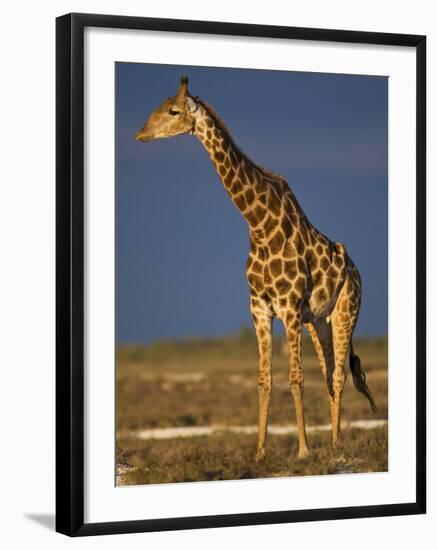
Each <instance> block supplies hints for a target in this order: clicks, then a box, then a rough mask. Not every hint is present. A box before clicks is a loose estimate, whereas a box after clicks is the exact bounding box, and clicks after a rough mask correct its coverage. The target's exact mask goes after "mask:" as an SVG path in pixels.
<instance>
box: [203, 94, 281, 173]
mask: <svg viewBox="0 0 437 550" xmlns="http://www.w3.org/2000/svg"><path fill="white" fill-rule="evenodd" d="M196 100H197V102H198V103H199V104H200V105H201V106H202V107H203V108H204V109H205V111H206V112H207V113H208V114H209V116H210V117H211V118H212V119H213V120H214V121H215V122H216V124H217V125H218V126H219V127H220V128H221V129H222V130H223V132H224V133H225V134H226V138H227V139H228V140H229V142H230V143H231V145H232V146H233V147H234V148H235V150H236V151H237V152H238V153H240V155H241V156H243V157H245V158H246V159H247V160H248V161H249V162H250V163H251V164H252V166H254V168H256V169H257V170H259V171H260V172H261V174H262V175H264V176H267V177H269V178H273V179H275V180H277V179H279V180H281V181H285V179H284V178H283V176H281V175H280V174H277V173H276V172H273V171H272V170H268V169H267V168H264V167H263V166H260V165H259V164H256V163H255V162H253V160H251V159H250V158H249V157H248V156H247V155H246V154H244V153H243V151H242V150H241V149H240V147H238V145H237V144H236V143H235V141H234V138H233V137H232V134H231V132H230V130H229V128H228V127H227V126H226V124H225V123H224V121H223V119H222V118H221V117H220V116H219V114H218V113H217V111H216V110H215V109H214V107H212V105H210V104H209V103H207V102H206V101H205V100H204V99H200V98H196Z"/></svg>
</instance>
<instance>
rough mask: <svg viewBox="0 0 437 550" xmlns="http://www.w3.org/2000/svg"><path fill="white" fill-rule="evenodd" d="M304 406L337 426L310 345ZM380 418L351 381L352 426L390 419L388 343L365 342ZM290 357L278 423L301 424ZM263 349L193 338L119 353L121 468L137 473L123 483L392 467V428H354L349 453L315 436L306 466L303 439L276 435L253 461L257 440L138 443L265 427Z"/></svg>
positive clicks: (283, 367) (278, 391)
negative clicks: (174, 430) (259, 383)
mask: <svg viewBox="0 0 437 550" xmlns="http://www.w3.org/2000/svg"><path fill="white" fill-rule="evenodd" d="M303 347H304V349H303V365H304V373H305V395H304V406H305V415H306V422H307V425H315V424H327V423H329V408H328V400H327V393H326V389H325V386H324V382H323V379H322V376H321V373H320V369H319V367H318V364H317V361H316V358H315V356H314V353H313V351H312V347H311V345H310V342H309V341H307V340H305V341H304V346H303ZM354 348H355V352H356V353H358V354H359V355H360V357H361V360H362V365H363V367H364V369H365V371H366V374H367V380H368V384H369V387H370V388H371V390H372V392H373V395H374V397H375V401H376V403H377V405H378V412H377V413H376V414H375V415H374V414H373V413H372V412H371V411H370V407H369V405H368V402H367V400H366V399H365V397H364V396H362V395H361V394H359V393H358V392H357V391H356V390H355V389H354V387H353V384H352V381H351V376H349V377H348V380H347V383H346V387H345V391H344V394H343V396H344V397H343V401H342V419H343V420H346V421H348V420H367V419H374V418H383V419H385V418H387V342H386V340H385V339H381V340H361V341H360V340H357V341H356V343H355V344H354ZM287 376H288V359H287V356H286V354H284V353H283V352H282V343H281V341H280V339H276V340H275V345H274V374H273V393H272V400H271V409H270V419H269V423H270V424H277V425H284V424H290V423H294V407H293V402H292V398H291V395H290V390H289V387H288V383H287ZM256 377H257V351H256V342H255V340H254V337H253V335H252V333H251V332H250V331H242V333H241V334H240V335H237V336H235V337H230V338H226V339H220V340H218V339H217V340H206V341H205V340H194V339H193V340H189V341H184V342H167V343H159V344H155V345H153V346H148V347H139V346H124V347H120V348H119V349H118V350H117V371H116V389H117V395H116V411H117V418H116V421H117V463H118V464H119V465H122V466H128V467H132V468H130V471H129V473H126V475H124V476H123V483H124V484H145V483H169V482H177V481H200V480H216V479H244V478H254V477H277V476H292V475H317V474H332V473H346V472H369V471H384V470H386V469H387V429H386V428H379V429H375V430H355V429H353V430H345V431H344V435H343V447H342V448H341V449H340V450H335V451H334V450H332V449H331V447H330V433H328V432H327V433H320V434H318V433H312V434H309V437H308V439H309V447H310V451H311V454H310V456H309V457H308V458H307V459H305V460H297V459H296V456H297V441H296V438H295V437H294V436H269V439H268V449H267V458H266V460H265V461H264V462H262V463H261V464H256V463H255V461H254V456H255V450H256V435H243V434H231V433H226V432H223V433H219V434H213V435H210V436H204V437H193V438H190V439H170V440H147V441H142V440H139V439H136V438H134V437H132V432H133V431H135V430H139V429H146V428H165V427H175V426H208V425H211V424H219V425H222V426H226V425H254V424H256V423H257V415H258V396H257V388H256Z"/></svg>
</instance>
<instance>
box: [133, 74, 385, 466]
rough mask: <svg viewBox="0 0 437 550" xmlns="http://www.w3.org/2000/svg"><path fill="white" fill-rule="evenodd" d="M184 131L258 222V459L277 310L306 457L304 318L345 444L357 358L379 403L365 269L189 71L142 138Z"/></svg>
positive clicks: (251, 222)
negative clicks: (357, 348) (192, 81)
mask: <svg viewBox="0 0 437 550" xmlns="http://www.w3.org/2000/svg"><path fill="white" fill-rule="evenodd" d="M180 134H191V135H193V136H195V137H197V138H198V139H199V141H200V142H201V143H202V145H203V146H204V148H205V149H206V152H207V153H208V155H209V157H210V159H211V160H212V162H213V164H214V166H215V168H216V170H217V173H218V175H219V177H220V179H221V181H222V182H223V185H224V188H225V190H226V192H227V193H228V195H229V196H230V198H231V199H232V201H233V203H234V204H235V206H236V207H237V208H238V210H239V211H240V212H241V214H242V215H243V216H244V218H245V219H246V221H247V223H248V226H249V235H250V251H249V256H248V259H247V264H246V275H247V280H248V283H249V293H250V311H251V314H252V318H253V323H254V327H255V333H256V337H257V344H258V353H259V372H258V380H257V382H258V394H259V418H258V422H259V423H258V446H257V453H256V460H257V461H259V460H262V459H263V458H264V457H265V454H266V450H265V447H266V436H267V421H268V414H269V404H270V396H271V392H272V320H273V318H274V317H276V318H278V319H280V320H281V321H282V323H283V325H284V328H285V334H286V338H287V343H288V353H289V364H290V366H289V379H288V381H289V386H290V391H291V394H292V397H293V400H294V406H295V414H296V424H297V430H298V442H299V451H298V457H299V458H305V457H306V456H307V455H308V444H307V437H306V432H305V419H304V408H303V387H304V376H303V370H302V360H301V341H302V326H303V325H304V326H305V327H306V329H307V331H308V333H309V335H310V337H311V340H312V342H313V345H314V348H315V351H316V355H317V358H318V362H319V364H320V368H321V370H322V374H323V377H324V380H325V384H326V387H327V393H328V399H329V405H330V416H331V423H332V444H333V446H334V447H336V446H337V445H338V444H339V437H340V403H341V396H342V392H343V387H344V384H345V379H346V373H345V368H344V366H345V362H346V360H347V358H348V355H349V365H350V370H351V373H352V377H353V381H354V384H355V387H356V389H357V390H358V391H360V392H361V393H362V394H364V395H365V396H366V397H367V399H368V400H369V403H370V406H371V408H372V410H373V411H374V412H375V410H376V405H375V402H374V400H373V397H372V394H371V393H370V390H369V388H368V386H367V383H366V378H365V374H364V372H363V371H362V369H361V363H360V359H359V357H358V355H356V354H355V353H354V350H353V345H352V333H353V331H354V328H355V325H356V322H357V319H358V314H359V310H360V304H361V278H360V274H359V272H358V269H357V268H356V267H355V265H354V263H353V262H352V260H351V258H350V257H349V255H348V254H347V252H346V249H345V246H344V245H343V244H341V243H339V242H333V241H331V240H330V239H328V238H327V237H326V236H325V235H324V234H323V233H321V232H320V231H319V230H318V229H317V228H316V227H315V226H314V225H312V224H311V223H310V221H309V220H308V218H307V217H306V215H305V213H304V212H303V210H302V208H301V207H300V205H299V203H298V201H297V199H296V197H295V196H294V194H293V192H292V191H291V189H290V187H289V186H288V184H287V182H286V181H285V179H284V178H283V177H282V176H280V175H278V174H275V173H274V172H271V171H269V170H266V169H265V168H263V167H261V166H259V165H257V164H255V163H254V162H253V161H252V160H250V159H249V158H248V157H247V156H246V155H244V154H243V152H242V151H241V149H239V147H238V146H237V145H236V143H235V142H234V140H233V138H232V136H231V133H230V131H229V130H228V128H227V127H226V126H225V124H224V122H223V121H222V120H221V118H220V117H219V116H218V114H217V113H216V111H215V110H214V109H213V108H212V107H211V106H210V105H209V104H208V103H207V102H206V101H203V100H201V99H199V98H198V97H197V96H192V95H191V94H190V93H189V92H188V77H186V76H183V77H182V78H181V81H180V85H179V88H178V90H177V93H176V95H175V96H173V97H168V98H167V99H165V100H164V102H163V103H162V104H161V105H160V106H159V107H158V108H157V109H156V110H155V111H154V112H152V114H151V115H150V117H149V119H148V120H147V122H146V123H145V124H144V126H143V127H142V128H141V129H140V130H139V131H138V132H137V134H136V140H138V141H141V142H148V141H151V140H154V139H160V138H167V137H172V136H177V135H180Z"/></svg>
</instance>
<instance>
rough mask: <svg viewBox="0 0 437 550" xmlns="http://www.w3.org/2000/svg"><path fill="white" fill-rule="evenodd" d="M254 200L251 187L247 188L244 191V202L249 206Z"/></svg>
mask: <svg viewBox="0 0 437 550" xmlns="http://www.w3.org/2000/svg"><path fill="white" fill-rule="evenodd" d="M254 200H255V194H254V192H253V191H252V189H248V190H247V192H246V202H247V204H248V205H249V206H250V205H251V204H252V203H253V201H254Z"/></svg>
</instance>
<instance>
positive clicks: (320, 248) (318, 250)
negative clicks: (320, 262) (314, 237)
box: [316, 244, 323, 256]
mask: <svg viewBox="0 0 437 550" xmlns="http://www.w3.org/2000/svg"><path fill="white" fill-rule="evenodd" d="M316 252H317V254H318V255H319V256H321V255H322V254H323V246H322V245H321V244H318V245H317V246H316Z"/></svg>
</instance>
